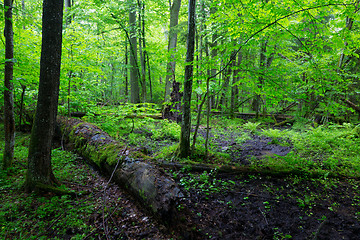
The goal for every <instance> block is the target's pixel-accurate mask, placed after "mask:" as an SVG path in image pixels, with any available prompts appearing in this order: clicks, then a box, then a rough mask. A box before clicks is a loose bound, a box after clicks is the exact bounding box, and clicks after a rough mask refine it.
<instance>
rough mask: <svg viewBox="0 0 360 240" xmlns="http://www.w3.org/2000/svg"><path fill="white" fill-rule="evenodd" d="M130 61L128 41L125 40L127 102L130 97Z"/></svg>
mask: <svg viewBox="0 0 360 240" xmlns="http://www.w3.org/2000/svg"><path fill="white" fill-rule="evenodd" d="M128 63H129V55H128V41H127V40H125V98H126V102H127V101H128V99H129V77H128V67H127V66H128Z"/></svg>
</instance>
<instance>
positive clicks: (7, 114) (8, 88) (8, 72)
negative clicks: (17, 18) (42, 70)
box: [2, 0, 15, 170]
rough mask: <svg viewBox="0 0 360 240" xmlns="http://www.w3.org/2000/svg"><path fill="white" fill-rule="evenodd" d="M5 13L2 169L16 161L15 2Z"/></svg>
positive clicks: (8, 4)
mask: <svg viewBox="0 0 360 240" xmlns="http://www.w3.org/2000/svg"><path fill="white" fill-rule="evenodd" d="M4 9H5V10H4V11H5V28H4V36H5V41H6V43H5V73H4V75H5V77H4V86H5V89H4V128H5V147H4V156H3V164H2V168H3V169H4V170H5V169H8V168H9V167H11V165H12V162H13V160H14V145H15V117H14V93H13V91H14V86H13V72H14V32H13V24H12V21H13V17H12V16H13V14H12V10H13V0H5V1H4Z"/></svg>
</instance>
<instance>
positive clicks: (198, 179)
mask: <svg viewBox="0 0 360 240" xmlns="http://www.w3.org/2000/svg"><path fill="white" fill-rule="evenodd" d="M216 174H217V172H216V169H215V170H211V171H210V172H209V173H208V172H207V171H204V172H203V173H202V174H192V173H188V174H186V175H185V176H184V177H182V178H181V179H180V185H182V186H183V187H184V188H185V189H186V190H187V191H189V190H195V191H197V192H201V193H203V194H206V195H210V194H211V193H214V192H217V193H218V192H223V191H227V190H229V189H231V188H232V187H233V186H234V185H235V183H234V182H233V181H231V180H228V181H225V180H222V179H217V178H216Z"/></svg>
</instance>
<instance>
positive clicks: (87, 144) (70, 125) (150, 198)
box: [58, 117, 183, 220]
mask: <svg viewBox="0 0 360 240" xmlns="http://www.w3.org/2000/svg"><path fill="white" fill-rule="evenodd" d="M58 123H59V124H60V128H61V130H62V134H63V135H64V136H65V139H67V140H68V142H69V144H70V145H72V147H73V148H75V149H76V150H77V151H78V152H79V153H80V154H81V155H82V156H83V157H85V158H86V160H88V161H89V162H90V163H91V164H92V165H95V166H96V167H98V168H99V169H100V170H101V171H102V172H103V173H105V174H106V175H108V176H110V175H113V179H114V181H115V182H116V183H117V184H119V186H121V187H125V188H126V189H127V190H128V191H129V192H130V193H131V194H132V195H133V196H135V197H136V199H138V201H139V202H140V203H141V204H142V205H143V206H144V207H145V208H147V209H148V210H150V211H151V212H152V213H153V214H155V215H156V216H158V217H160V218H161V219H162V220H169V219H168V218H172V217H174V216H173V214H174V211H176V206H177V202H178V200H180V198H181V197H183V194H182V193H181V191H180V190H179V188H178V186H177V185H176V183H175V182H174V180H173V179H172V178H171V177H169V176H168V175H167V174H166V173H164V172H163V171H160V170H159V169H157V168H156V167H155V166H154V164H151V163H145V162H143V161H141V159H139V158H142V157H144V155H143V154H142V153H139V152H137V151H132V150H131V149H128V148H127V146H126V145H123V144H122V143H120V142H117V141H115V140H113V139H112V138H111V137H110V136H109V135H108V134H107V133H106V132H103V131H102V130H101V129H99V128H98V127H96V126H95V125H92V124H90V123H86V122H83V121H81V120H78V119H71V118H66V117H58Z"/></svg>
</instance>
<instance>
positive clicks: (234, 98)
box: [230, 52, 242, 118]
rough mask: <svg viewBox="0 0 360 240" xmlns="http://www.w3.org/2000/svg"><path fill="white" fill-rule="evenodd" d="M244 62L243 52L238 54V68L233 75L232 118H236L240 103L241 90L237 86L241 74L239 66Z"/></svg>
mask: <svg viewBox="0 0 360 240" xmlns="http://www.w3.org/2000/svg"><path fill="white" fill-rule="evenodd" d="M241 61H242V54H241V52H239V53H238V61H237V68H235V70H234V73H233V81H232V84H231V85H232V86H231V103H230V104H231V106H230V116H231V118H234V112H235V111H236V109H235V108H236V103H237V102H238V96H239V88H238V86H237V81H239V77H238V76H237V75H238V74H239V72H240V70H239V69H238V68H239V65H240V64H241Z"/></svg>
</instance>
